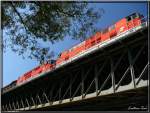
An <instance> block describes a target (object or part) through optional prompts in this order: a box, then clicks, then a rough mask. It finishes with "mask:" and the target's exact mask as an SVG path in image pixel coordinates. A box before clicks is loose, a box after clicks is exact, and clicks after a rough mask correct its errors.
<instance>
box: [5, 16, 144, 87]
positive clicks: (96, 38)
mask: <svg viewBox="0 0 150 113" xmlns="http://www.w3.org/2000/svg"><path fill="white" fill-rule="evenodd" d="M143 18H144V17H143V15H141V14H140V13H133V14H131V15H129V16H127V17H125V18H122V19H121V20H119V21H117V22H116V23H115V24H113V25H111V26H109V27H107V28H106V29H104V30H102V31H99V32H97V33H95V34H94V35H93V36H91V37H89V38H87V39H86V40H84V41H83V42H81V43H80V44H78V45H75V46H74V47H72V48H70V49H69V50H65V51H63V52H62V53H61V54H60V55H59V56H58V58H57V59H56V60H51V61H50V62H46V63H44V64H42V65H40V66H38V67H36V68H34V69H33V70H31V71H29V72H27V73H25V74H24V75H22V76H20V77H19V78H18V79H17V80H15V81H13V82H12V83H11V84H9V85H7V86H6V87H4V90H5V89H10V88H13V87H15V86H19V85H20V84H23V83H25V82H27V81H30V80H31V79H32V78H36V77H38V76H40V75H41V74H42V73H44V72H46V71H51V70H54V69H55V68H56V67H57V66H59V65H61V64H62V63H63V62H65V61H68V60H69V59H71V58H73V57H76V56H77V55H78V54H80V53H81V52H84V51H86V50H88V49H90V48H91V47H93V46H95V45H97V44H100V43H103V42H105V41H107V40H111V39H112V38H115V37H116V36H118V35H120V34H122V33H124V32H126V31H128V30H130V29H132V28H134V27H137V26H140V25H141V24H142V23H143V22H145V20H144V19H143Z"/></svg>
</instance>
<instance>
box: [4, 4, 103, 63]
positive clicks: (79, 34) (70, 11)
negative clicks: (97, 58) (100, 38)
mask: <svg viewBox="0 0 150 113" xmlns="http://www.w3.org/2000/svg"><path fill="white" fill-rule="evenodd" d="M1 10H2V13H1V15H2V30H3V31H4V33H5V34H6V36H7V38H4V42H6V43H4V47H6V48H7V47H11V49H12V50H13V51H14V52H17V53H18V54H19V55H22V56H24V55H25V54H27V55H26V56H28V57H29V58H31V59H37V60H39V61H41V62H43V61H44V60H47V59H50V58H52V56H53V55H54V54H53V51H52V50H50V47H45V46H44V44H40V42H50V43H52V44H53V43H56V42H57V41H60V40H63V39H64V37H66V36H70V37H71V38H73V39H80V40H84V39H85V38H86V37H88V36H89V35H90V34H91V33H94V32H95V31H96V29H95V28H94V25H95V23H96V22H97V20H98V19H100V17H101V16H102V14H103V13H104V11H103V9H99V10H94V9H93V8H90V7H89V5H88V3H87V2H56V1H49V2H40V1H36V2H27V1H26V2H24V1H20V2H6V1H5V2H2V4H1ZM8 42H9V43H8Z"/></svg>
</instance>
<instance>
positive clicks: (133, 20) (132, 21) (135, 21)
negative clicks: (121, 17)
mask: <svg viewBox="0 0 150 113" xmlns="http://www.w3.org/2000/svg"><path fill="white" fill-rule="evenodd" d="M142 18H143V15H141V14H139V13H133V14H131V15H129V16H127V17H126V20H127V25H128V29H131V28H133V27H136V26H138V25H141V23H142V21H141V19H142Z"/></svg>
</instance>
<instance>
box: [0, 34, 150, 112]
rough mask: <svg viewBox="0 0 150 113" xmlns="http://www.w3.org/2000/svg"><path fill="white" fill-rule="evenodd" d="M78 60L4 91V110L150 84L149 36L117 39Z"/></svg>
mask: <svg viewBox="0 0 150 113" xmlns="http://www.w3.org/2000/svg"><path fill="white" fill-rule="evenodd" d="M145 37H146V38H145ZM133 38H134V37H133ZM76 64H78V65H76ZM76 64H75V65H73V66H72V65H70V66H68V67H64V68H63V69H62V70H60V71H57V72H55V73H52V74H48V75H47V76H44V77H43V78H41V80H37V81H35V82H32V83H30V84H29V85H26V86H24V87H21V88H20V89H18V90H15V91H11V92H10V93H6V94H4V95H2V110H3V111H13V110H34V109H38V108H42V107H50V106H57V105H60V104H65V103H71V102H75V101H81V100H85V99H90V98H96V97H99V96H103V95H109V94H112V93H118V92H122V91H126V90H130V89H137V88H140V87H147V86H148V67H149V62H148V44H147V36H145V34H144V35H143V34H142V33H141V34H140V36H139V35H138V38H137V37H136V38H135V39H133V40H130V41H129V40H126V41H122V42H118V45H115V46H114V45H112V47H111V46H110V47H107V48H104V49H102V50H100V51H99V52H97V53H96V54H95V55H93V56H92V55H91V56H89V57H87V58H85V59H84V60H83V61H82V62H81V61H80V62H78V63H76ZM46 77H47V78H46Z"/></svg>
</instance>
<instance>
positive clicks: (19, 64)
mask: <svg viewBox="0 0 150 113" xmlns="http://www.w3.org/2000/svg"><path fill="white" fill-rule="evenodd" d="M90 7H93V8H96V9H99V8H103V9H104V10H105V13H104V14H103V16H102V17H101V19H99V20H98V22H97V24H96V26H97V27H98V28H99V29H103V28H105V27H107V26H109V25H111V24H112V23H114V22H117V21H118V20H120V19H121V18H123V17H126V16H128V15H130V14H132V13H134V12H139V13H141V14H143V15H144V16H147V3H143V2H140V3H137V2H135V3H131V2H130V3H109V2H108V3H100V2H98V3H90ZM4 37H5V36H4ZM77 43H79V40H73V39H71V38H69V37H65V38H64V41H60V42H56V43H55V44H53V45H52V44H50V48H51V49H52V50H53V51H54V53H56V54H59V53H60V52H61V51H63V50H66V49H69V48H70V47H71V46H73V45H75V44H77ZM38 65H39V63H38V62H37V61H36V60H34V59H32V60H31V59H27V58H26V59H23V58H22V57H21V56H18V55H17V54H16V53H14V52H12V51H11V50H10V49H7V51H6V52H5V53H3V86H6V85H7V84H9V83H11V82H12V81H13V80H16V79H18V77H19V76H21V75H23V74H24V73H26V72H27V71H29V70H31V69H33V68H35V67H36V66H38Z"/></svg>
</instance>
